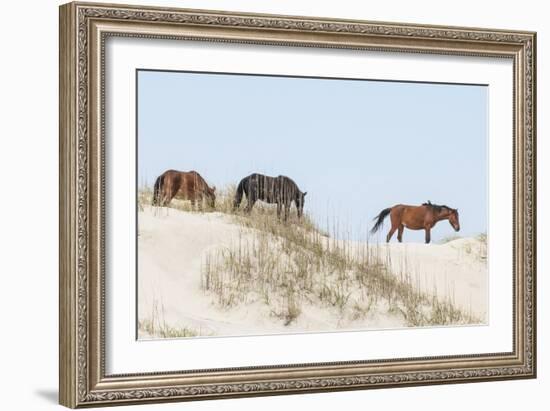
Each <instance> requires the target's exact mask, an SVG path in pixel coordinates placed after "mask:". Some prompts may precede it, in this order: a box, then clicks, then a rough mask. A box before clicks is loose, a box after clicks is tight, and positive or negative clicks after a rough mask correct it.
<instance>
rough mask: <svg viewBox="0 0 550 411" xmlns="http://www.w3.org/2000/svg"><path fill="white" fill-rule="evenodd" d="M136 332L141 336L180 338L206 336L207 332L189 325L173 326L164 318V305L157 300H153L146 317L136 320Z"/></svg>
mask: <svg viewBox="0 0 550 411" xmlns="http://www.w3.org/2000/svg"><path fill="white" fill-rule="evenodd" d="M138 332H139V334H140V335H142V336H147V337H157V338H158V337H161V338H182V337H199V336H208V335H210V333H209V332H206V331H204V330H201V329H194V328H191V327H174V326H172V325H169V324H168V323H167V322H166V320H165V318H164V306H163V305H162V304H160V307H159V303H158V302H157V301H154V302H153V306H152V312H151V315H150V316H149V317H148V318H143V319H140V320H139V321H138Z"/></svg>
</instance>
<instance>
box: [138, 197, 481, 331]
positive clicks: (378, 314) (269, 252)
mask: <svg viewBox="0 0 550 411" xmlns="http://www.w3.org/2000/svg"><path fill="white" fill-rule="evenodd" d="M233 193H234V187H227V188H225V189H223V190H219V192H217V201H216V206H215V209H213V210H212V209H208V210H207V209H204V210H191V208H190V204H189V203H188V202H185V201H181V200H174V201H173V202H172V203H171V205H170V208H163V209H161V208H157V207H151V206H150V204H151V201H150V200H151V190H147V189H142V190H140V192H139V195H138V200H139V207H138V209H139V213H140V215H139V218H140V220H141V219H142V218H143V220H144V221H146V222H147V225H146V224H143V225H142V224H141V223H140V228H139V233H140V243H142V244H140V249H139V253H140V256H139V258H140V261H141V258H142V257H143V261H144V264H143V267H141V266H140V268H139V270H140V271H139V274H138V278H139V280H138V281H139V282H140V294H142V295H143V298H140V305H141V304H142V303H143V305H144V306H147V308H145V307H139V309H138V311H139V320H140V322H139V331H140V335H141V336H142V337H153V338H155V337H156V338H173V337H187V336H196V335H235V334H240V333H241V334H250V333H272V332H285V331H287V332H288V331H292V332H295V331H331V330H342V329H369V328H394V327H418V326H442V325H464V324H481V323H484V322H485V320H486V319H485V316H486V314H485V311H484V310H477V311H476V310H473V309H472V307H471V306H467V304H457V303H456V301H455V295H456V291H457V290H456V289H455V288H456V285H455V284H454V283H453V282H445V283H443V284H442V283H441V281H442V280H441V279H440V278H439V279H438V280H437V281H436V282H431V283H430V281H424V280H425V278H422V277H421V276H419V275H418V274H414V275H413V274H412V272H413V271H415V272H418V271H419V270H418V267H416V268H415V267H414V266H416V265H418V261H417V260H418V259H416V260H415V255H416V253H415V250H414V249H409V248H406V246H404V244H395V245H394V244H392V245H390V246H387V245H385V244H377V243H369V242H368V241H353V240H352V239H351V238H350V235H349V234H348V233H347V232H346V231H345V230H342V229H340V227H339V224H338V221H334V222H333V224H331V226H330V228H329V229H328V230H326V231H328V232H326V231H323V230H320V229H319V228H318V227H317V226H316V225H315V223H314V222H313V221H312V220H311V219H310V218H309V217H308V216H307V215H305V216H304V218H302V219H301V220H298V219H297V218H296V216H295V214H293V216H292V217H291V219H290V220H289V221H288V222H287V223H284V222H282V221H281V220H279V219H278V218H277V216H276V210H275V208H274V207H272V206H267V205H263V204H260V203H257V204H256V206H255V208H254V209H253V211H252V213H250V214H245V213H244V212H243V211H241V210H237V211H234V210H233ZM155 219H159V221H157V222H156V223H155ZM168 220H170V221H171V223H170V224H180V222H181V223H183V222H187V224H188V225H187V226H186V227H191V226H193V224H196V226H197V227H201V224H203V225H204V230H212V231H214V233H213V234H212V236H207V235H206V234H205V236H206V237H207V238H205V240H204V243H201V241H202V240H201V239H196V242H197V243H201V244H203V246H202V248H200V252H199V254H200V255H199V257H198V258H199V260H198V261H196V262H195V263H194V264H193V265H192V268H188V269H187V270H186V271H185V272H181V271H178V270H177V269H176V271H175V272H171V271H173V270H172V269H171V268H170V267H167V266H166V264H163V267H162V268H158V270H159V272H160V271H162V270H164V271H163V272H166V273H167V274H166V275H167V276H169V280H170V281H174V282H175V283H179V282H180V281H182V283H181V287H182V290H181V294H182V296H183V295H185V298H186V299H195V300H197V301H195V302H194V303H191V302H189V301H186V302H179V303H178V302H177V301H173V300H175V299H174V298H172V297H170V295H172V292H173V290H166V289H165V290H166V291H164V292H162V291H160V292H159V293H158V295H157V296H156V297H154V298H153V297H151V296H150V294H151V291H150V287H148V286H145V285H144V284H142V283H147V278H148V277H151V276H152V277H155V276H156V274H155V273H154V272H151V271H154V267H155V266H157V267H158V266H159V263H158V262H155V261H156V260H155V258H156V257H155V255H154V254H152V255H147V253H154V251H153V241H154V239H155V238H156V237H155V236H158V235H160V234H161V233H162V232H163V230H165V231H166V230H167V229H168V228H166V229H164V228H161V229H158V227H161V226H162V225H163V224H169V223H168V222H167V221H168ZM155 224H159V225H158V226H156V225H155ZM167 227H168V226H167ZM172 227H173V225H172ZM181 228H182V230H181V233H174V237H173V238H174V239H176V240H175V241H180V244H179V246H181V247H185V246H188V245H189V242H190V241H193V237H194V236H193V233H192V232H189V231H188V230H185V229H184V226H181ZM149 234H151V235H152V237H148V235H149ZM159 241H160V240H159ZM172 242H173V241H172ZM149 244H151V245H150V246H149ZM194 245H196V244H194ZM412 246H413V245H411V247H412ZM414 246H422V247H432V248H433V249H434V250H437V247H443V248H441V249H440V250H442V251H445V252H446V253H447V254H448V255H452V256H453V258H454V256H455V255H457V256H460V258H468V259H469V260H468V261H470V260H472V261H474V260H475V261H478V260H479V264H481V267H482V265H483V264H486V262H485V260H484V258H486V236H485V237H484V238H482V237H481V236H480V237H479V238H477V239H468V240H461V239H455V240H451V241H449V242H447V243H446V244H442V245H430V246H424V245H414ZM483 250H484V251H483ZM421 251H422V252H423V253H424V254H426V253H430V252H431V249H422V250H421ZM435 252H437V251H435ZM483 252H484V254H483ZM143 253H145V254H146V255H141V254H143ZM457 253H458V254H457ZM447 254H446V255H447ZM426 255H429V254H426ZM152 260H154V261H152ZM475 261H474V263H475ZM182 264H183V263H182ZM420 271H422V270H420ZM449 275H450V276H451V275H454V273H450V274H449ZM176 276H181V277H182V278H181V279H180V278H177V277H176ZM140 277H141V278H140ZM161 277H162V275H161ZM443 277H444V276H443ZM183 278H185V280H183ZM453 278H454V277H453ZM142 279H143V280H144V281H143V282H142V281H141V280H142ZM151 281H152V282H151ZM183 281H185V282H183ZM453 281H454V280H453ZM480 281H484V280H483V279H480ZM152 283H154V284H156V286H155V287H156V288H157V289H163V286H162V284H161V280H160V279H159V278H157V279H151V280H150V282H149V284H152ZM426 283H427V284H426ZM155 287H153V288H155ZM183 288H186V289H183ZM459 288H460V287H459ZM459 291H461V292H462V290H459ZM165 300H170V303H169V304H167V305H168V306H169V308H167V309H166V310H165V309H164V303H165V302H166V301H165ZM159 301H161V302H162V303H161V304H162V306H163V309H162V315H161V314H160V313H159V309H158V308H157V309H156V311H155V308H154V307H155V306H156V305H158V304H159ZM178 304H179V306H178ZM185 304H187V305H188V307H187V308H185V309H182V308H181V305H185ZM167 311H170V312H169V313H167ZM195 311H197V312H195ZM199 314H203V317H204V318H203V317H201V315H199ZM159 318H162V321H160V320H159ZM226 322H227V323H231V324H225V323H226ZM239 330H240V332H239Z"/></svg>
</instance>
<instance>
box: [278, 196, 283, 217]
mask: <svg viewBox="0 0 550 411" xmlns="http://www.w3.org/2000/svg"><path fill="white" fill-rule="evenodd" d="M282 211H283V205H282V204H281V202H280V201H278V200H277V218H279V219H280V218H281V212H282Z"/></svg>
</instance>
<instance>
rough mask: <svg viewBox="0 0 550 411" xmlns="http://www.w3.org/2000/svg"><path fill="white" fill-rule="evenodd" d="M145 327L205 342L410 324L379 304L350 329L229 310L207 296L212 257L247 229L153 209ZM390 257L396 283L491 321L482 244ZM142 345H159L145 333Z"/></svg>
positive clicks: (143, 239) (144, 221) (319, 314)
mask: <svg viewBox="0 0 550 411" xmlns="http://www.w3.org/2000/svg"><path fill="white" fill-rule="evenodd" d="M138 221H139V228H138V232H139V237H138V267H139V271H138V317H139V318H138V319H139V320H151V319H152V318H154V319H155V321H157V322H161V323H163V324H167V325H169V326H171V327H177V328H182V327H187V328H190V329H192V330H194V332H197V333H199V334H201V335H243V334H266V333H281V332H296V331H311V330H315V331H331V330H337V329H348V328H354V329H357V328H396V327H402V326H405V325H406V324H405V322H404V320H403V318H402V317H400V316H399V315H397V314H395V313H394V314H390V313H388V312H387V310H384V306H383V304H379V306H378V307H377V310H375V311H377V312H375V313H373V314H372V315H370V316H369V317H368V321H366V320H363V321H364V322H365V323H364V324H362V323H361V322H360V321H359V322H357V321H356V322H353V324H352V323H350V321H349V320H348V321H344V320H342V318H340V316H339V314H338V312H337V310H336V309H329V308H326V307H319V306H315V305H313V304H310V303H303V304H302V306H301V314H300V316H299V317H298V319H297V320H296V321H294V322H292V323H291V324H289V325H285V324H284V321H282V320H281V319H280V318H277V317H275V316H273V315H272V313H271V312H270V308H269V307H268V306H267V305H265V304H263V303H261V302H254V303H251V304H250V303H247V304H241V305H238V306H236V307H233V308H231V309H221V308H219V307H218V306H216V304H214V302H213V299H212V298H213V297H212V295H208V294H207V293H205V292H204V290H202V289H201V265H202V264H203V263H204V258H205V255H207V254H208V253H210V252H212V251H213V250H216V249H220V248H221V247H230V246H232V245H234V244H235V243H236V242H238V239H239V236H240V238H241V240H242V238H243V236H245V237H246V236H249V237H251V236H253V235H254V232H251V231H248V232H245V233H244V234H243V229H242V227H240V226H239V225H237V224H235V223H234V222H232V220H231V217H229V216H227V215H224V214H222V213H204V214H203V213H190V212H183V211H179V210H175V209H166V208H163V209H160V208H151V207H147V208H146V209H145V211H141V212H139V217H138ZM372 246H374V247H380V251H382V255H385V254H384V253H386V255H387V257H388V261H389V263H390V267H391V269H392V271H393V272H394V274H395V275H397V276H400V275H403V273H407V274H408V275H409V276H410V279H411V281H412V283H413V285H414V286H415V287H417V288H418V289H419V290H421V291H425V292H429V293H434V292H435V293H436V295H437V296H438V297H439V298H440V299H451V300H452V301H453V302H454V304H455V305H456V306H457V307H460V308H462V309H464V310H466V311H469V312H471V313H473V314H474V315H476V316H477V317H478V318H482V319H484V318H486V314H487V304H488V296H487V265H486V261H485V260H484V259H483V258H482V257H480V251H481V250H480V247H481V243H480V242H479V241H478V240H476V239H459V240H454V241H451V242H449V243H447V244H429V245H425V244H416V243H403V244H398V243H391V244H389V245H386V244H382V245H372ZM140 336H141V337H145V338H146V337H151V336H150V335H148V334H147V333H146V332H144V331H143V330H140Z"/></svg>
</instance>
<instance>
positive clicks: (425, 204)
mask: <svg viewBox="0 0 550 411" xmlns="http://www.w3.org/2000/svg"><path fill="white" fill-rule="evenodd" d="M422 205H423V206H428V207H431V208H432V209H434V210H435V211H437V212H438V213H439V212H440V211H443V210H444V209H447V210H449V211H453V210H454V208H452V207H449V206H447V205H439V204H433V203H432V202H431V201H430V200H428V202H427V203H422Z"/></svg>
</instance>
